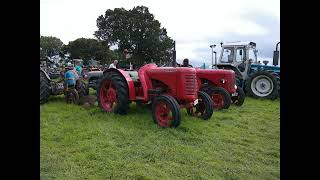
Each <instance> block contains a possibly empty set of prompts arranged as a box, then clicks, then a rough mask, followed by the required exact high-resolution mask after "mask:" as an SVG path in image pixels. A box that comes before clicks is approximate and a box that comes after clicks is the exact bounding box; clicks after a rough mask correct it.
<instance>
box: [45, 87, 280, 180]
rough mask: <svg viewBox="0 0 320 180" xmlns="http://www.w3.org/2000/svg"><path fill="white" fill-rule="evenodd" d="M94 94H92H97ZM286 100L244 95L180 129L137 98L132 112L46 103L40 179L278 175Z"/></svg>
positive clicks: (59, 98) (60, 101)
mask: <svg viewBox="0 0 320 180" xmlns="http://www.w3.org/2000/svg"><path fill="white" fill-rule="evenodd" d="M91 93H94V92H93V91H91ZM279 109H280V101H279V100H276V101H271V100H257V99H252V98H246V101H245V103H244V105H243V106H242V107H236V106H231V107H230V108H229V109H228V110H223V111H219V112H214V115H213V117H212V118H211V119H210V120H209V121H204V120H199V119H196V118H192V117H189V116H188V115H187V113H186V111H185V110H182V111H181V114H182V122H181V125H180V126H179V127H178V128H176V129H162V128H159V127H158V126H157V125H156V124H154V123H153V121H152V117H151V111H150V110H148V109H139V108H137V107H136V106H135V104H134V103H133V104H132V105H131V109H130V111H129V113H128V115H127V116H120V115H114V114H106V113H104V112H102V111H101V110H100V109H99V108H98V107H92V108H90V109H84V108H82V107H80V106H76V105H69V104H66V103H65V102H64V99H63V97H62V96H57V97H51V98H50V100H49V102H48V103H47V104H44V105H40V142H41V143H40V145H41V146H40V152H41V154H40V164H41V165H40V176H41V179H68V180H72V179H92V180H94V179H215V180H219V179H280V110H279Z"/></svg>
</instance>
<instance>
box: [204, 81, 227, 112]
mask: <svg viewBox="0 0 320 180" xmlns="http://www.w3.org/2000/svg"><path fill="white" fill-rule="evenodd" d="M207 93H208V94H209V95H210V96H211V98H212V101H213V109H216V110H220V109H228V108H229V107H230V104H231V96H230V94H229V93H228V91H227V90H225V89H224V88H222V87H211V88H209V91H208V92H207Z"/></svg>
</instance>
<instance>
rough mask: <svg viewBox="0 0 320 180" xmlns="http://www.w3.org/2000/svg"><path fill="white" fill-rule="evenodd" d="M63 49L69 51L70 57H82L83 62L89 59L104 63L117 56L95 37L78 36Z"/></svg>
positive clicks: (86, 62)
mask: <svg viewBox="0 0 320 180" xmlns="http://www.w3.org/2000/svg"><path fill="white" fill-rule="evenodd" d="M63 49H64V51H65V52H69V53H70V57H71V58H72V59H83V61H84V64H88V61H89V60H90V59H94V60H97V61H99V62H100V63H102V64H105V63H110V62H111V61H112V60H113V59H116V58H118V56H117V54H116V53H115V52H113V51H111V50H110V49H109V46H106V45H105V44H103V42H100V41H98V40H96V39H86V38H79V39H76V40H74V41H71V42H69V44H68V45H67V46H65V47H64V48H63Z"/></svg>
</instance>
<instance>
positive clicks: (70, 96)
mask: <svg viewBox="0 0 320 180" xmlns="http://www.w3.org/2000/svg"><path fill="white" fill-rule="evenodd" d="M64 97H65V100H66V102H67V103H68V104H71V103H72V104H79V99H80V98H79V93H78V91H77V90H76V89H74V88H69V89H68V90H67V91H66V92H65V94H64Z"/></svg>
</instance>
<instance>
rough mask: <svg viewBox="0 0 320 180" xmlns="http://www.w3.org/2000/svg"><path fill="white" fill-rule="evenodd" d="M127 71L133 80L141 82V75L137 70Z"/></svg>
mask: <svg viewBox="0 0 320 180" xmlns="http://www.w3.org/2000/svg"><path fill="white" fill-rule="evenodd" d="M127 73H128V74H129V75H130V77H131V79H132V80H133V82H139V76H138V72H137V71H127Z"/></svg>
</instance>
